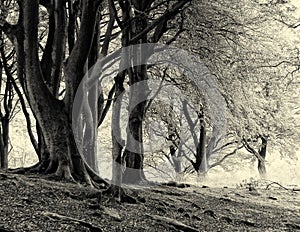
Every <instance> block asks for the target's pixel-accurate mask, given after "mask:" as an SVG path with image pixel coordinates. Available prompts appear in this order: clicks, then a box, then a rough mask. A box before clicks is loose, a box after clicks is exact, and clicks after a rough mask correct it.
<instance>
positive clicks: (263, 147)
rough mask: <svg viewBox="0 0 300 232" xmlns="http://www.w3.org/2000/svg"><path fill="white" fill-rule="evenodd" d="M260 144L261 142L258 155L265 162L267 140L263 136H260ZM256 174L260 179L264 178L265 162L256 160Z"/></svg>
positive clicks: (265, 171) (265, 172)
mask: <svg viewBox="0 0 300 232" xmlns="http://www.w3.org/2000/svg"><path fill="white" fill-rule="evenodd" d="M261 142H262V144H261V147H260V149H259V151H258V153H259V155H260V156H261V157H262V158H263V159H264V160H265V159H266V155H267V144H268V140H267V139H266V138H265V137H264V136H261ZM258 172H259V175H260V177H262V178H265V177H266V174H267V170H266V165H265V162H262V161H260V160H258Z"/></svg>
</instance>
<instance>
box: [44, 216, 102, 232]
mask: <svg viewBox="0 0 300 232" xmlns="http://www.w3.org/2000/svg"><path fill="white" fill-rule="evenodd" d="M42 214H43V215H44V216H46V217H48V218H51V219H58V220H62V221H73V222H75V223H78V224H80V225H82V226H84V227H87V228H89V230H90V231H94V232H102V229H101V228H100V227H97V226H94V225H92V224H91V223H89V222H86V221H83V220H80V219H77V218H72V217H67V216H63V215H60V214H57V213H52V212H43V213H42Z"/></svg>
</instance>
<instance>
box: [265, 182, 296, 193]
mask: <svg viewBox="0 0 300 232" xmlns="http://www.w3.org/2000/svg"><path fill="white" fill-rule="evenodd" d="M271 185H278V186H279V187H281V188H283V189H285V190H287V191H292V192H295V191H300V189H295V188H293V189H289V188H287V187H284V186H283V185H281V184H279V183H278V182H274V181H272V182H271V183H270V184H268V185H267V186H266V189H269V187H270V186H271Z"/></svg>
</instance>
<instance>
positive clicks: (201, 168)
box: [194, 116, 208, 175]
mask: <svg viewBox="0 0 300 232" xmlns="http://www.w3.org/2000/svg"><path fill="white" fill-rule="evenodd" d="M194 168H195V170H196V172H197V173H198V174H200V175H205V173H206V172H207V170H208V162H207V156H206V126H205V122H204V118H203V116H201V118H200V136H199V143H198V145H197V148H196V162H195V163H194Z"/></svg>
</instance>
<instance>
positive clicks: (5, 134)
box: [0, 117, 9, 169]
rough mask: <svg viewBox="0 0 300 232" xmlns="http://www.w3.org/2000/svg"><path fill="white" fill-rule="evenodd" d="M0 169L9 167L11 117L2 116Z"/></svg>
mask: <svg viewBox="0 0 300 232" xmlns="http://www.w3.org/2000/svg"><path fill="white" fill-rule="evenodd" d="M0 136H1V137H0V169H7V168H8V140H9V119H8V118H7V117H3V118H1V128H0Z"/></svg>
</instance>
